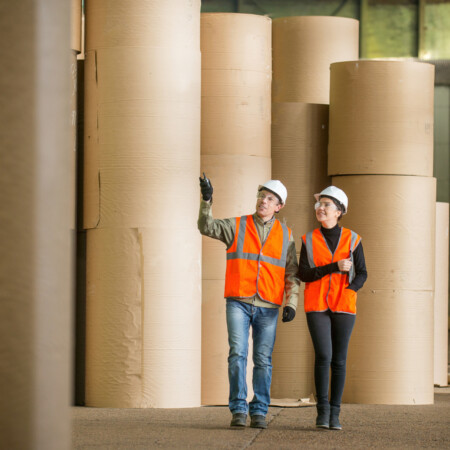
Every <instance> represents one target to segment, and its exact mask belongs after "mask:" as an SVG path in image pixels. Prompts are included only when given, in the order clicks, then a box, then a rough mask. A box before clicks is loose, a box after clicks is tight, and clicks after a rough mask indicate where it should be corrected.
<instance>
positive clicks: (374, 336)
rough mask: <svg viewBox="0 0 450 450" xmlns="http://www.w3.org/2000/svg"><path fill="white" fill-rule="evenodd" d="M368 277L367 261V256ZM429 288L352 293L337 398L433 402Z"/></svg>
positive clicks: (365, 290)
mask: <svg viewBox="0 0 450 450" xmlns="http://www.w3.org/2000/svg"><path fill="white" fill-rule="evenodd" d="M367 263H368V268H369V279H370V277H371V276H372V275H371V272H370V269H371V261H370V259H369V258H368V259H367ZM432 349H433V292H432V291H419V290H407V289H401V290H397V289H384V290H370V289H366V288H365V287H364V288H363V289H362V290H361V291H359V292H358V315H357V318H356V324H355V328H354V331H353V334H352V337H351V340H350V346H349V353H348V359H347V379H346V384H345V390H344V397H343V401H344V402H348V403H375V404H391V405H394V404H403V405H418V404H432V403H433V396H434V393H433V350H432Z"/></svg>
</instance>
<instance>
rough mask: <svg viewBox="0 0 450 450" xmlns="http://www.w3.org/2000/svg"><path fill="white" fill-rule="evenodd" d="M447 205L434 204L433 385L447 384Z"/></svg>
mask: <svg viewBox="0 0 450 450" xmlns="http://www.w3.org/2000/svg"><path fill="white" fill-rule="evenodd" d="M448 246H449V205H448V203H442V202H437V203H436V266H435V267H436V269H435V276H436V278H435V290H434V384H437V385H439V386H447V384H448V269H449V267H448V266H449V261H448V256H449V250H448Z"/></svg>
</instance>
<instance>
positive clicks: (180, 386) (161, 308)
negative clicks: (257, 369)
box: [86, 225, 201, 408]
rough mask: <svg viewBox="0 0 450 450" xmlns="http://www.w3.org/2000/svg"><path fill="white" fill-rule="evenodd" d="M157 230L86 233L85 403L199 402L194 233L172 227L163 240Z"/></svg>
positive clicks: (186, 404)
mask: <svg viewBox="0 0 450 450" xmlns="http://www.w3.org/2000/svg"><path fill="white" fill-rule="evenodd" d="M164 232H165V231H164V227H163V226H162V225H161V226H160V227H156V226H155V227H154V228H133V229H98V230H88V231H87V280H86V285H87V287H86V290H87V302H86V303H87V307H86V340H87V343H88V345H87V349H86V405H88V406H97V407H121V408H124V407H128V408H147V407H164V408H180V407H194V406H198V404H199V399H200V333H201V329H200V323H201V321H200V314H201V311H200V302H195V301H193V299H196V298H199V296H200V286H199V283H198V281H197V273H198V270H199V265H200V242H199V241H200V236H199V235H198V232H197V231H196V230H191V232H190V235H189V236H188V239H186V236H184V235H182V234H181V233H179V232H178V231H177V230H171V234H172V239H171V240H170V241H169V240H161V239H157V238H156V237H157V236H163V235H164ZM155 238H156V239H155ZM180 248H183V249H186V254H183V258H180V257H179V256H180ZM174 255H175V256H174ZM174 273H176V278H177V283H174V282H173V280H174V279H173V274H174ZM181 372H182V376H180V373H181Z"/></svg>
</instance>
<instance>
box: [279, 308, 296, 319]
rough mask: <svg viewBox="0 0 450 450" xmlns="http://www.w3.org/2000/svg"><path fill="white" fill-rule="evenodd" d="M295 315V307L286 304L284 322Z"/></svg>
mask: <svg viewBox="0 0 450 450" xmlns="http://www.w3.org/2000/svg"><path fill="white" fill-rule="evenodd" d="M294 317H295V309H294V308H291V307H290V306H285V307H284V308H283V318H282V319H281V320H282V321H283V322H290V321H291V320H293V319H294Z"/></svg>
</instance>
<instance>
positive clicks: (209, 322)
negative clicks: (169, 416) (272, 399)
mask: <svg viewBox="0 0 450 450" xmlns="http://www.w3.org/2000/svg"><path fill="white" fill-rule="evenodd" d="M201 51H202V127H201V170H202V171H203V172H205V173H206V175H207V176H208V178H210V179H211V182H212V184H213V187H214V194H213V199H214V203H213V215H214V217H215V218H226V217H237V216H241V215H244V214H252V213H254V211H255V204H256V193H257V188H258V185H260V184H262V183H264V182H265V181H267V180H269V179H270V173H271V158H270V105H271V98H270V92H271V90H270V89H271V79H272V55H271V20H270V19H269V18H267V17H264V16H257V15H251V14H232V13H231V14H222V13H205V14H201ZM225 250H226V248H225V246H224V245H223V244H222V243H221V242H219V241H215V240H213V239H211V238H203V259H202V267H203V274H202V285H203V296H202V404H204V405H226V404H228V396H229V387H228V369H227V358H228V337H227V329H226V314H225V305H226V303H225V300H224V280H225V262H226V258H225ZM251 354H252V353H251V348H250V352H249V363H248V365H247V385H248V387H249V391H248V394H249V395H248V397H249V398H250V397H251V395H252V389H251V379H252V367H253V366H252V363H251Z"/></svg>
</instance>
